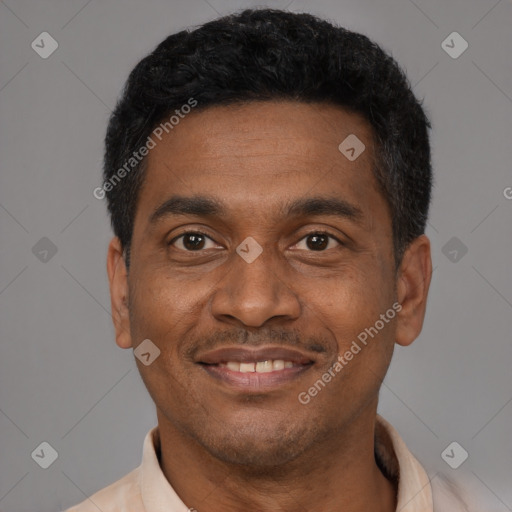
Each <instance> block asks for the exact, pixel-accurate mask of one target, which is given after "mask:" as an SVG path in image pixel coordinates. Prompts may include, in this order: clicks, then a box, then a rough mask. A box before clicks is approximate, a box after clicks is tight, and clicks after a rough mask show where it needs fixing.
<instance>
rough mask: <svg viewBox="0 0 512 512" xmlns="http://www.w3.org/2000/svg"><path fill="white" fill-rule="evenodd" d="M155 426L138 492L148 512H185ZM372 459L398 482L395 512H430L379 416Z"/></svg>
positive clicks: (426, 496) (410, 465)
mask: <svg viewBox="0 0 512 512" xmlns="http://www.w3.org/2000/svg"><path fill="white" fill-rule="evenodd" d="M159 454H160V438H159V434H158V427H154V428H153V429H151V430H150V431H149V432H148V433H147V435H146V438H145V439H144V447H143V454H142V464H141V466H140V473H139V475H140V489H141V495H142V501H143V503H144V507H145V509H146V511H147V512H169V511H173V512H188V511H189V510H190V509H189V508H188V507H187V506H186V505H185V504H184V503H183V501H181V499H180V498H179V496H178V495H177V494H176V492H175V491H174V489H173V488H172V486H171V485H170V484H169V482H168V481H167V479H166V478H165V475H164V474H163V472H162V470H161V468H160V463H159ZM375 457H376V460H377V463H378V465H379V467H380V468H381V470H382V471H383V472H384V474H386V476H387V477H388V478H390V479H391V480H394V481H395V482H397V483H398V494H397V508H396V511H397V512H432V511H433V507H432V490H431V486H430V480H429V478H428V476H427V474H426V472H425V470H424V469H423V467H422V466H421V464H420V463H419V462H418V461H417V460H416V458H415V457H414V456H413V455H412V454H411V452H410V451H409V449H408V448H407V446H406V445H405V443H404V441H403V440H402V438H401V437H400V435H399V434H398V432H397V431H396V430H395V429H394V428H393V426H392V425H391V424H389V423H388V422H387V421H386V420H385V419H384V418H382V416H380V415H377V418H376V425H375Z"/></svg>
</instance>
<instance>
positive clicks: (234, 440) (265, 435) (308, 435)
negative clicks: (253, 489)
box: [198, 424, 316, 473]
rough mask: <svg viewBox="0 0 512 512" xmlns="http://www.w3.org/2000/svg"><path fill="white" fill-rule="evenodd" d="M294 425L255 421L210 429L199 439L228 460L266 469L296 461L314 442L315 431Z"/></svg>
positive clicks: (257, 470)
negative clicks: (214, 429)
mask: <svg viewBox="0 0 512 512" xmlns="http://www.w3.org/2000/svg"><path fill="white" fill-rule="evenodd" d="M290 427H291V426H290V425H288V426H287V427H286V428H283V427H282V426H281V425H276V426H275V427H273V428H269V425H265V426H263V427H262V426H259V427H258V426H256V425H254V424H252V425H246V426H245V427H244V426H242V427H240V426H238V427H235V428H232V427H231V428H229V427H227V428H226V430H224V431H222V432H212V431H211V430H210V431H209V432H208V435H207V436H206V438H205V437H203V436H200V437H199V439H198V440H199V442H200V443H201V444H202V445H203V447H204V448H205V449H206V450H207V451H208V452H210V454H211V455H213V456H214V457H215V458H217V459H219V460H222V461H223V462H225V463H228V464H236V465H239V466H246V469H247V470H248V471H251V472H256V473H258V472H266V471H268V470H269V469H270V468H275V467H276V466H282V465H284V464H286V463H288V462H291V461H293V460H294V459H296V458H297V457H299V456H300V455H301V454H303V453H304V451H306V450H307V448H308V447H309V446H311V445H312V444H314V442H315V440H316V439H315V436H314V433H313V432H310V431H309V432H308V431H307V430H304V429H303V428H302V429H300V430H299V429H298V428H295V429H294V428H290ZM227 430H230V432H228V431H227Z"/></svg>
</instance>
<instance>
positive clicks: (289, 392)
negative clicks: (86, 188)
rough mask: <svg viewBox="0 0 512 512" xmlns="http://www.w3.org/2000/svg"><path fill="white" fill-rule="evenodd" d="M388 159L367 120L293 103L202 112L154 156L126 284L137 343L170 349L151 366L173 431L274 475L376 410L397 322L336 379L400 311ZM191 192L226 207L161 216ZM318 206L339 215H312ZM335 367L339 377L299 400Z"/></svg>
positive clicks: (152, 387)
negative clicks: (351, 146)
mask: <svg viewBox="0 0 512 512" xmlns="http://www.w3.org/2000/svg"><path fill="white" fill-rule="evenodd" d="M350 134H355V135H356V136H357V137H358V139H360V140H361V141H362V142H363V143H364V144H365V146H366V149H365V151H364V152H363V153H362V154H361V155H360V156H359V157H358V158H357V159H356V160H354V161H350V160H349V159H348V158H347V157H346V156H345V155H344V154H342V152H340V150H339V149H338V146H339V145H340V143H341V142H342V141H343V140H344V139H345V138H346V137H347V136H348V135H350ZM374 158H375V156H374V149H373V142H372V130H371V128H370V126H369V124H368V123H367V122H366V121H364V120H363V119H362V118H361V117H359V116H358V115H355V114H352V113H348V112H347V111H345V110H343V109H341V108H338V107H334V106H329V105H320V104H309V105H307V104H301V103H292V102H282V103H278V102H272V103H271V102H259V103H251V104H248V105H245V106H236V107H235V106H231V107H213V108H209V109H206V110H204V111H202V112H196V113H192V114H190V115H189V116H188V117H186V118H185V119H183V120H181V122H180V124H179V125H178V126H176V127H175V128H174V129H173V131H172V132H170V133H169V134H168V135H166V136H165V138H163V139H162V141H161V142H158V143H157V146H156V147H155V148H154V149H152V150H151V151H150V154H149V155H148V161H147V164H148V165H147V172H146V175H145V181H144V185H143V187H142V189H141V191H140V196H139V198H138V204H137V212H136V217H135V224H134V232H133V239H132V247H131V266H130V270H129V275H128V285H127V286H128V295H129V300H128V302H129V332H130V336H131V343H132V346H133V347H134V348H136V347H137V345H138V344H140V343H141V342H142V341H143V340H145V339H150V340H151V341H152V342H153V343H154V344H155V345H156V346H157V347H158V348H159V349H160V351H161V354H160V356H159V357H158V358H157V359H156V360H155V361H154V362H153V363H152V364H150V365H149V366H144V365H143V364H141V363H140V362H137V364H138V365H139V370H140V372H141V375H142V377H143V380H144V382H145V384H146V386H147V388H148V390H149V393H150V394H151V396H152V398H153V400H154V401H155V403H156V405H157V409H158V414H159V420H160V421H164V422H166V423H167V424H168V425H169V426H170V427H171V428H174V429H176V430H177V431H180V432H182V433H185V434H186V435H189V436H191V437H192V438H193V439H194V440H195V441H197V442H198V443H199V444H200V445H201V446H203V447H204V448H205V449H206V450H208V452H209V453H211V454H213V455H214V456H216V457H218V458H221V459H223V460H226V461H232V462H239V463H245V464H259V465H262V466H265V465H269V464H271V465H275V464H279V463H283V462H286V461H289V460H291V459H293V458H295V457H297V456H298V455H300V454H302V453H304V452H306V451H307V450H308V448H310V447H312V446H313V445H314V444H315V443H318V442H321V441H322V440H325V439H326V438H327V437H328V436H330V435H331V434H333V433H335V432H339V431H340V430H341V429H343V428H344V426H346V425H348V424H349V423H350V421H351V420H352V419H354V418H355V417H356V416H357V415H358V414H360V413H361V412H362V411H364V410H365V409H367V408H371V407H374V406H375V404H376V401H377V395H378V390H379V387H380V383H381V380H382V379H383V378H384V375H385V373H386V370H387V368H388V365H389V362H390V358H391V355H392V351H393V346H394V342H395V328H396V325H395V323H396V319H395V320H389V321H388V322H386V323H385V326H384V327H383V328H382V329H380V330H379V332H378V334H376V335H374V337H373V338H372V337H370V336H368V342H367V345H366V346H364V345H362V344H361V343H360V342H358V344H359V345H360V347H361V350H360V352H359V353H357V354H356V355H354V356H353V358H352V359H351V360H350V361H347V360H346V359H345V362H346V364H344V365H343V368H342V369H341V370H339V366H338V367H337V368H338V371H334V372H333V370H332V369H333V368H334V366H335V363H336V362H337V360H338V355H339V354H341V355H344V354H345V353H346V352H347V351H348V350H349V349H350V347H351V346H352V343H353V341H357V340H358V335H359V334H360V333H361V332H362V331H364V330H365V329H367V328H370V327H374V326H375V324H376V321H378V320H379V319H380V318H381V316H380V315H381V314H385V313H386V311H387V310H389V309H390V308H391V306H392V304H393V303H394V302H395V301H396V275H395V271H394V260H393V241H392V232H391V217H390V212H389V209H388V206H387V203H386V201H385V199H384V198H383V196H382V195H381V193H380V192H379V190H378V187H377V182H376V180H375V178H374V176H373V173H372V165H373V162H374ZM178 196H179V197H181V198H198V197H199V196H201V197H202V198H207V199H208V200H209V201H212V202H214V203H215V204H216V205H217V206H218V211H216V212H214V211H213V209H209V208H204V209H203V210H204V211H200V210H197V209H190V208H189V210H188V213H187V211H181V213H179V214H177V213H176V208H165V207H164V208H160V207H162V205H164V204H165V203H166V201H168V200H169V199H171V198H173V197H174V198H176V197H178ZM311 199H317V200H319V202H318V203H317V206H321V205H322V204H323V203H322V201H326V202H327V201H332V200H337V201H339V202H340V203H339V205H341V207H340V208H338V209H337V211H334V209H332V208H329V207H328V206H329V203H326V207H325V208H317V209H316V210H315V208H310V209H309V210H308V209H307V208H300V206H301V204H302V206H304V203H305V202H307V201H308V200H311ZM173 204H174V206H176V204H177V203H176V202H175V203H173ZM181 204H183V203H181ZM294 204H295V205H296V206H298V207H296V208H295V209H293V210H292V211H291V212H289V211H288V210H289V207H290V206H291V205H294ZM167 206H173V205H170V204H169V203H168V205H167ZM306 206H307V203H306ZM313 206H314V205H313ZM330 206H331V207H332V204H330ZM159 208H160V210H159ZM156 211H159V214H158V215H156V216H154V215H153V214H154V213H155V212H156ZM190 232H195V233H196V234H190ZM197 233H201V234H199V235H198V234H197ZM248 238H249V240H247V239H248ZM256 243H257V245H256ZM246 244H247V245H246ZM258 247H259V248H261V250H262V252H261V254H259V255H257V249H258ZM237 248H238V252H237ZM256 255H257V257H256V258H255V259H254V260H252V259H251V258H252V257H254V256H256ZM220 349H226V350H224V351H223V350H220ZM232 349H234V350H232ZM241 349H244V350H241ZM257 349H258V350H262V352H259V353H255V352H254V351H255V350H257ZM266 349H272V350H274V351H272V350H266ZM279 349H281V352H279ZM282 349H285V350H288V352H286V351H285V352H283V351H282ZM254 360H257V361H260V362H262V364H260V365H259V367H258V368H259V369H260V370H266V372H265V373H259V372H252V371H251V370H254V369H256V367H252V366H251V364H250V363H254ZM265 360H271V361H272V360H274V361H275V360H278V361H279V360H282V361H286V363H285V368H284V369H280V368H281V366H282V364H281V363H279V362H278V363H277V364H276V365H274V363H268V362H267V363H263V361H265ZM227 363H230V364H229V365H228V366H226V365H225V364H227ZM239 363H246V364H242V365H241V366H240V368H239V369H238V367H237V364H239ZM290 363H291V366H290ZM329 369H331V375H332V373H334V374H335V377H332V378H331V380H330V382H328V383H326V384H325V386H320V385H318V384H317V388H319V389H320V391H319V392H318V393H316V396H311V395H309V396H310V400H309V401H308V403H307V404H305V403H301V401H299V398H298V397H299V395H300V394H301V393H303V394H302V395H301V396H302V397H303V400H302V402H305V401H306V399H305V398H304V396H305V395H304V392H306V393H307V392H308V390H309V389H310V388H311V387H312V386H314V384H315V382H317V381H318V380H319V379H320V380H321V379H322V375H323V374H324V373H326V372H328V371H329ZM240 370H249V373H246V372H245V371H240ZM270 370H272V371H270ZM313 394H314V393H313Z"/></svg>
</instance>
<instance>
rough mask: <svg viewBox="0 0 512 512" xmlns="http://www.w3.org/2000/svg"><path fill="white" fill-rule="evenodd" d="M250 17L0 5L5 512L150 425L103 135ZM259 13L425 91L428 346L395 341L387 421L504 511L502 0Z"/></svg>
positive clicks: (53, 505) (508, 384) (201, 3)
mask: <svg viewBox="0 0 512 512" xmlns="http://www.w3.org/2000/svg"><path fill="white" fill-rule="evenodd" d="M255 5H257V4H256V3H254V2H251V1H241V0H208V1H206V0H186V1H177V0H176V1H173V2H169V1H164V0H151V1H145V2H137V1H135V0H122V1H100V0H89V1H87V0H67V1H64V0H52V1H50V0H45V1H38V2H35V1H33V0H3V1H0V48H1V49H2V52H1V56H0V72H1V74H0V120H1V125H0V141H1V150H2V158H1V174H0V231H1V244H0V264H1V273H0V329H1V332H0V336H1V338H0V339H1V358H0V436H1V437H0V510H3V511H4V512H5V511H7V512H21V511H34V512H35V511H37V512H49V511H55V510H59V509H63V508H66V507H68V506H70V505H72V504H74V503H76V502H79V501H82V500H83V499H85V497H86V496H88V495H90V494H92V493H93V492H95V491H96V490H98V489H99V488H102V487H104V486H106V485H107V484H108V483H111V482H113V481H114V480H116V479H118V478H120V477H121V476H123V475H124V474H126V473H127V472H128V471H129V470H131V469H132V468H134V467H136V466H137V465H138V464H139V463H140V457H141V448H142V441H143V438H144V435H145V433H146V432H147V430H148V429H149V428H150V427H152V426H153V425H154V424H155V421H156V417H155V413H154V407H153V404H152V402H151V400H150V398H149V396H148V394H147V392H146V390H145V388H144V386H143V384H142V382H141V379H140V378H139V375H138V373H137V369H136V367H135V364H134V360H133V354H132V352H131V351H122V350H121V349H119V348H117V346H116V345H115V342H114V336H113V328H112V326H111V320H110V313H109V311H110V299H109V293H108V286H107V278H106V271H105V256H106V248H107V244H108V241H109V239H110V236H111V234H110V230H109V222H108V219H107V216H106V210H105V204H104V202H103V201H100V200H97V199H95V198H94V197H93V195H92V191H93V189H94V188H95V187H97V186H98V185H99V184H100V183H101V179H100V170H101V160H102V153H103V136H104V133H105V127H106V123H107V120H108V116H109V114H110V110H111V109H112V108H113V106H114V104H115V100H116V98H117V96H118V94H119V92H120V89H121V87H122V85H123V83H124V81H125V79H126V77H127V75H128V73H129V71H130V70H131V69H132V67H133V66H134V65H135V64H136V63H137V62H138V60H139V59H141V58H142V57H143V56H144V55H145V54H147V53H148V52H149V51H150V50H152V49H153V47H154V46H155V45H156V44H157V43H159V42H160V41H161V40H162V39H163V38H164V37H166V36H167V35H169V34H170V33H172V32H175V31H177V30H179V29H182V28H185V27H187V26H190V25H198V24H201V23H204V22H206V21H208V20H210V19H212V18H214V17H217V15H218V13H220V14H224V13H227V12H229V11H230V10H233V9H240V8H242V7H249V6H255ZM268 5H269V6H273V7H280V8H285V7H286V8H288V9H289V10H292V11H298V12H300V11H309V12H313V13H314V14H318V15H321V16H324V17H327V18H329V19H331V20H333V21H335V22H338V23H340V24H342V25H344V26H346V27H347V28H350V29H353V30H356V31H360V32H362V33H364V34H367V35H369V36H370V37H371V38H373V39H374V40H376V41H377V42H378V43H380V44H381V45H382V46H383V47H384V48H385V49H387V50H388V51H390V52H391V53H392V54H393V56H394V57H395V58H396V59H397V60H398V61H399V63H400V64H401V65H402V66H403V67H404V68H405V69H406V72H407V74H408V76H409V78H410V80H411V83H412V84H414V90H415V92H416V93H417V95H418V96H419V97H420V98H424V106H425V108H426V110H427V112H428V114H429V115H430V117H431V119H432V122H433V135H432V147H433V163H434V168H435V172H436V186H435V191H434V201H433V206H432V213H431V219H430V224H429V228H428V233H427V234H428V235H429V236H430V238H431V240H432V246H433V260H434V266H435V271H434V276H433V281H432V287H431V292H430V299H429V307H428V312H427V319H426V324H425V327H424V330H423V333H422V334H421V336H420V338H419V339H418V340H417V341H416V342H415V343H414V344H413V345H412V346H411V347H409V348H397V350H396V352H395V358H394V360H393V363H392V365H391V368H390V371H389V373H388V376H387V378H386V380H385V382H384V385H383V387H382V393H381V404H380V413H381V414H382V415H383V416H384V417H385V418H387V419H388V420H389V421H390V422H391V423H392V424H393V425H394V426H395V427H396V428H397V429H398V430H399V432H400V433H401V434H402V436H403V438H404V439H405V441H406V443H407V444H408V445H409V447H410V448H411V450H412V451H413V453H414V454H415V455H416V456H417V457H418V458H419V459H420V460H421V461H422V463H423V464H424V466H425V468H426V470H427V472H428V474H429V476H430V477H431V478H436V477H437V475H438V474H439V473H440V472H442V473H445V474H447V475H448V476H449V477H451V478H453V479H455V480H459V481H466V482H468V483H469V485H470V487H471V488H472V490H473V491H475V492H476V493H477V494H478V495H479V496H480V497H481V500H482V503H483V504H485V506H486V510H493V511H506V510H512V485H511V484H512V476H511V475H512V441H511V435H510V433H511V428H510V425H512V377H511V375H512V374H511V371H510V363H511V361H512V343H511V332H512V329H511V327H512V321H511V318H512V315H511V313H512V309H511V308H512V272H511V271H510V264H511V261H512V260H511V254H512V251H511V249H512V236H511V231H512V222H511V221H512V200H509V199H507V198H506V197H505V193H506V190H510V189H507V187H512V172H511V166H512V164H511V161H512V149H511V146H512V144H511V142H512V141H511V133H512V71H511V69H512V66H511V55H512V30H511V25H512V4H511V2H510V0H500V1H497V0H472V1H467V0H450V1H442V0H434V1H427V0H414V2H413V1H412V0H386V1H371V0H345V1H335V0H319V1H317V2H315V3H314V8H313V7H311V5H310V3H308V2H306V1H304V0H295V1H293V2H290V0H286V1H284V0H283V1H275V2H271V3H270V4H268ZM43 31H47V32H49V33H50V34H51V35H52V36H53V37H54V38H55V39H56V40H57V41H58V44H59V47H58V49H57V50H56V51H55V53H53V54H52V55H51V56H50V57H49V58H48V59H42V58H41V57H40V56H39V55H38V54H37V53H36V52H35V51H34V50H33V49H32V48H31V42H32V41H33V40H34V39H36V37H37V36H38V35H39V34H40V33H41V32H43ZM453 31H457V32H459V33H460V34H461V35H462V37H463V38H464V39H465V40H467V42H468V43H469V47H468V49H467V50H466V51H465V52H464V53H463V54H462V55H461V56H460V57H458V58H457V59H453V58H451V57H450V56H449V55H448V54H447V53H446V52H445V51H444V50H443V48H442V47H441V43H442V41H443V40H444V39H445V38H446V37H447V36H448V35H449V34H450V33H451V32H453ZM504 191H505V193H504ZM510 195H511V196H512V193H511V194H510ZM43 237H47V238H48V239H50V240H51V242H52V243H53V244H55V246H56V248H57V252H56V254H55V255H53V256H52V257H50V256H51V252H50V253H48V254H47V255H44V253H42V252H41V251H42V250H44V248H45V244H47V243H48V242H47V241H43V242H39V244H40V245H39V246H36V249H35V250H34V252H35V253H36V254H34V253H33V247H34V246H35V245H36V243H37V242H38V241H39V240H40V239H41V238H43ZM452 237H457V239H458V241H457V240H456V241H455V242H453V241H452V242H451V244H455V245H454V246H453V247H455V250H456V251H457V254H455V253H453V252H452V253H451V254H450V252H449V251H453V247H452V246H451V245H448V246H447V248H445V249H444V252H443V247H445V244H447V243H448V241H449V240H450V239H451V238H452ZM461 243H462V244H464V246H466V247H467V248H468V252H467V254H465V255H463V257H462V258H461V257H460V256H461V254H462V250H461V247H462V246H461ZM41 244H42V247H43V249H41ZM45 257H46V258H47V259H48V261H46V262H45V261H41V260H40V258H43V260H44V258H45ZM455 257H456V258H457V259H458V261H451V260H453V259H454V258H455ZM43 441H47V442H48V443H50V444H51V445H52V446H53V447H54V448H55V450H57V452H58V458H57V460H56V461H55V462H54V463H53V464H52V465H51V466H50V467H49V468H48V469H42V468H40V467H39V466H38V465H37V464H36V463H35V461H34V460H33V459H32V458H31V453H32V452H33V450H34V449H35V448H36V447H38V445H39V444H40V443H41V442H43ZM452 441H457V442H458V443H460V445H462V446H463V447H464V448H465V449H466V450H467V451H468V452H469V458H468V460H467V461H466V462H464V464H463V465H462V466H460V468H458V469H456V470H454V469H451V468H450V467H448V465H447V464H446V463H445V462H444V460H443V459H442V458H441V452H442V451H443V450H444V449H445V448H446V447H447V446H448V445H449V444H450V443H451V442H452Z"/></svg>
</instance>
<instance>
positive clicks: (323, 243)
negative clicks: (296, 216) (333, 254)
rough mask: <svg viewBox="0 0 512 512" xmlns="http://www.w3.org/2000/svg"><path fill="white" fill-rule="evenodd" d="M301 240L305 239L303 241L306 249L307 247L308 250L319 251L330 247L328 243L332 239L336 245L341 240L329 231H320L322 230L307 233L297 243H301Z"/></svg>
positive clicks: (339, 243)
mask: <svg viewBox="0 0 512 512" xmlns="http://www.w3.org/2000/svg"><path fill="white" fill-rule="evenodd" d="M303 240H305V241H306V243H305V245H306V249H309V250H310V251H316V252H321V251H325V250H326V249H331V248H332V247H329V244H330V242H331V241H332V240H334V242H335V243H337V244H338V245H342V244H341V242H340V241H339V240H338V239H337V238H336V237H334V236H333V235H331V234H330V233H322V232H314V233H309V234H308V235H306V236H305V237H304V238H303V239H302V240H301V241H300V242H299V243H301V242H302V241H303ZM331 245H332V244H331Z"/></svg>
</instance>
